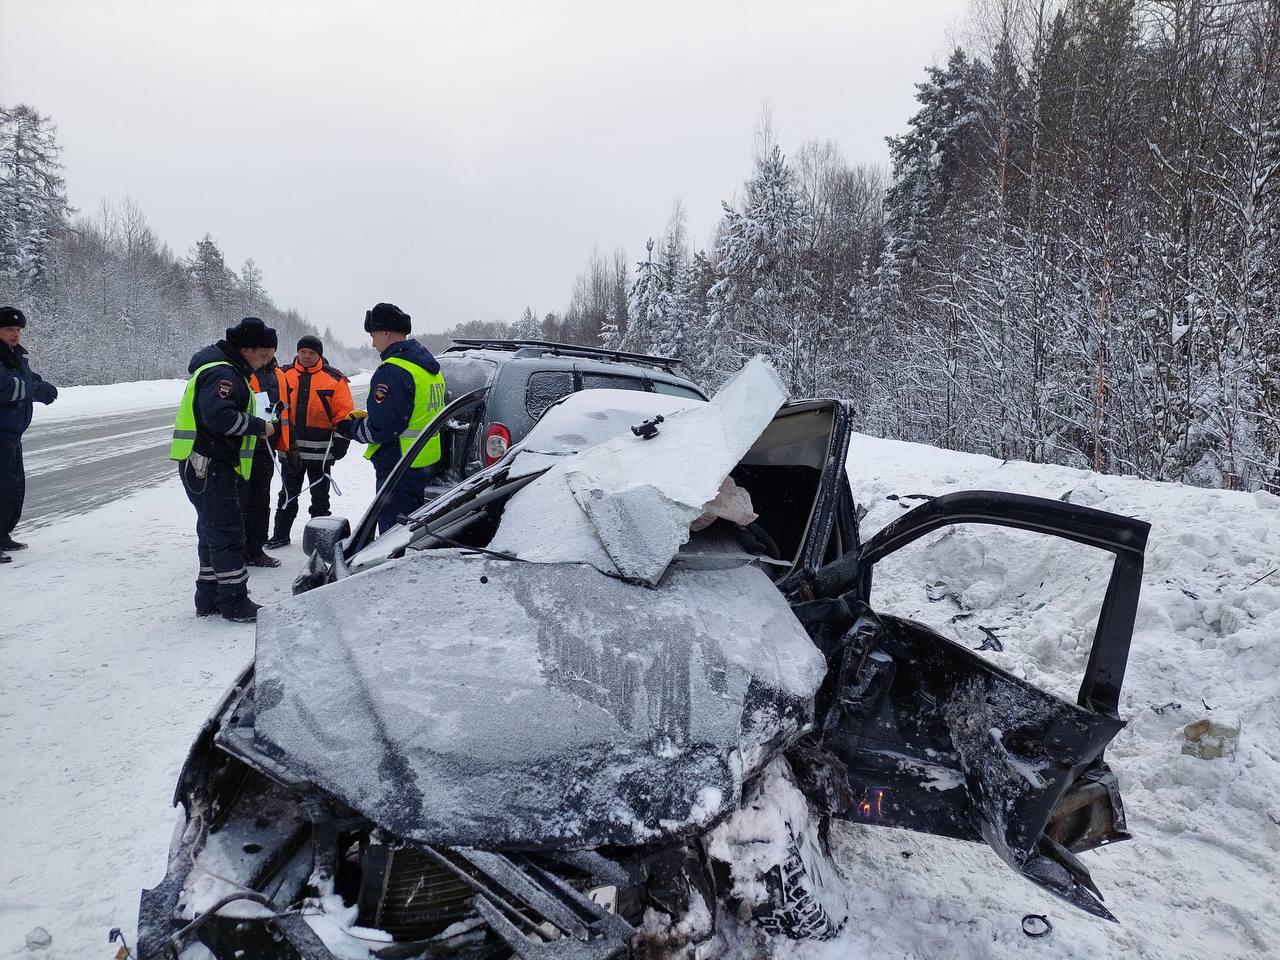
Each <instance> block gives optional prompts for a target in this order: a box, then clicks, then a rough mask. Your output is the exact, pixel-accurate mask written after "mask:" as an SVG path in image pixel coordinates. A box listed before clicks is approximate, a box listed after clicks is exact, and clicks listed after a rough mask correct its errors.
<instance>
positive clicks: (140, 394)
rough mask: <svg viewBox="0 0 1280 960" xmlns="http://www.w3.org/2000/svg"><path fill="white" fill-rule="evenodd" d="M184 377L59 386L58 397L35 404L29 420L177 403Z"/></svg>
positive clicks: (105, 413) (46, 420) (74, 417)
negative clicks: (32, 414) (43, 403)
mask: <svg viewBox="0 0 1280 960" xmlns="http://www.w3.org/2000/svg"><path fill="white" fill-rule="evenodd" d="M186 385H187V381H186V380H139V381H137V382H136V383H109V384H106V385H105V386H93V387H60V388H59V389H58V399H57V400H55V401H54V402H53V403H51V404H49V406H47V407H46V406H43V405H41V404H36V407H35V414H34V417H33V422H34V423H36V424H40V423H54V422H56V421H58V420H79V419H84V418H86V417H105V416H110V415H112V414H117V413H135V412H137V411H139V410H154V409H156V408H158V407H177V405H178V401H179V400H181V399H182V391H183V389H184V388H185V387H186Z"/></svg>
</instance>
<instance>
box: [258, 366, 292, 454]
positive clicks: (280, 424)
mask: <svg viewBox="0 0 1280 960" xmlns="http://www.w3.org/2000/svg"><path fill="white" fill-rule="evenodd" d="M258 372H260V371H255V372H254V373H253V374H252V375H251V376H250V377H249V388H250V389H251V390H253V392H254V393H265V394H266V395H267V396H269V397H271V398H272V399H273V400H279V401H280V402H281V403H283V404H285V407H284V411H283V412H282V413H281V414H280V418H279V420H277V421H276V432H275V433H274V434H272V435H271V441H270V443H271V446H273V447H274V448H275V449H277V450H279V451H281V452H282V453H284V452H287V451H288V449H289V441H290V434H291V430H290V425H291V420H292V419H293V409H292V407H293V398H292V397H290V396H289V380H288V378H287V377H286V376H285V375H284V368H283V367H272V368H271V372H272V373H273V374H275V380H276V382H275V390H276V392H275V393H274V394H273V391H272V390H270V389H268V388H269V387H270V386H271V384H270V382H268V383H267V384H263V382H262V381H261V380H260V379H258ZM258 412H259V414H261V413H262V411H261V410H259V411H258Z"/></svg>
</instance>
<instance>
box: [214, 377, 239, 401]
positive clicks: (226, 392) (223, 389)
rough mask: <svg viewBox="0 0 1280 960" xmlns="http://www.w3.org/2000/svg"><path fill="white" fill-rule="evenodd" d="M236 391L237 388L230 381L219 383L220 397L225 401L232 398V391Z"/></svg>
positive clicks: (220, 381)
mask: <svg viewBox="0 0 1280 960" xmlns="http://www.w3.org/2000/svg"><path fill="white" fill-rule="evenodd" d="M234 389H235V386H234V385H233V384H232V383H231V381H230V380H219V381H218V396H220V397H221V398H222V399H223V400H225V399H227V397H229V396H231V391H232V390H234Z"/></svg>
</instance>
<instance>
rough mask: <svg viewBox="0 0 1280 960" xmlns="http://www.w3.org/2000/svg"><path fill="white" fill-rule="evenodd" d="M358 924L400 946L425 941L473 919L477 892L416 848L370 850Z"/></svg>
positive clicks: (367, 849) (366, 858)
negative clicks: (387, 936)
mask: <svg viewBox="0 0 1280 960" xmlns="http://www.w3.org/2000/svg"><path fill="white" fill-rule="evenodd" d="M362 866H363V877H362V881H361V885H360V904H359V907H360V910H359V923H360V925H361V926H363V927H373V928H375V929H378V930H385V931H386V932H387V933H389V934H391V936H392V937H394V938H395V939H396V940H426V939H428V938H430V937H434V936H435V935H436V934H438V933H440V932H442V931H443V930H444V929H445V928H447V927H448V926H449V925H450V924H453V923H457V922H458V921H459V920H464V919H466V918H467V917H470V916H474V915H475V913H474V911H473V910H472V907H471V903H470V901H471V898H472V897H473V896H475V891H474V890H472V889H471V888H470V887H468V886H467V885H466V884H465V883H464V882H463V881H462V880H461V879H460V878H459V877H458V876H457V875H456V874H455V873H453V872H451V871H450V870H449V869H448V868H446V867H444V866H442V865H440V864H439V863H437V862H436V861H434V860H432V859H430V858H429V857H427V855H426V854H424V853H422V851H420V850H416V849H414V848H413V847H397V848H393V847H387V846H381V845H377V844H375V845H372V846H369V847H367V848H366V849H365V851H364V856H363V861H362Z"/></svg>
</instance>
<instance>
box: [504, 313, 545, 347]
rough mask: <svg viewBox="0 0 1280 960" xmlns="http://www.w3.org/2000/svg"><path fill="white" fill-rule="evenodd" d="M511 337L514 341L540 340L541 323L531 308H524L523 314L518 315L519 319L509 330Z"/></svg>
mask: <svg viewBox="0 0 1280 960" xmlns="http://www.w3.org/2000/svg"><path fill="white" fill-rule="evenodd" d="M511 336H512V338H513V339H516V340H541V339H542V321H541V320H539V319H538V315H537V314H536V313H534V312H533V308H532V307H529V306H526V307H525V308H524V313H522V314H520V319H519V320H517V321H516V322H515V326H513V327H512V328H511Z"/></svg>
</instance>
